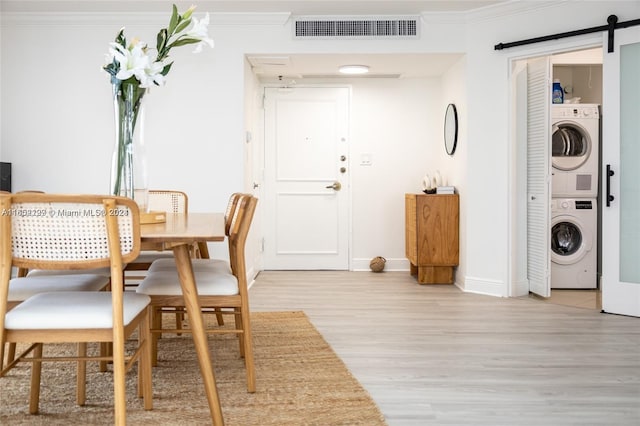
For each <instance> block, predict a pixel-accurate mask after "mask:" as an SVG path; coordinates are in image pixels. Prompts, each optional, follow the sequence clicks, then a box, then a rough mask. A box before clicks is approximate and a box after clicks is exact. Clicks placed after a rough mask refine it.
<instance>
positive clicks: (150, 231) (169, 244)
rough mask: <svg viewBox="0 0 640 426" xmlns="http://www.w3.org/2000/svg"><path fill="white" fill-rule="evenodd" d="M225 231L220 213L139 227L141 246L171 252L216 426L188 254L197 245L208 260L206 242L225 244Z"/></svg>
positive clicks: (216, 406)
mask: <svg viewBox="0 0 640 426" xmlns="http://www.w3.org/2000/svg"><path fill="white" fill-rule="evenodd" d="M224 231H225V227H224V214H223V213H185V214H182V213H168V214H167V215H166V221H165V222H162V223H153V224H144V225H141V226H140V236H141V240H142V244H143V246H144V244H146V243H150V244H158V243H159V244H162V245H163V247H164V248H165V249H167V250H173V254H174V257H175V261H176V266H177V268H178V276H179V278H180V286H181V287H182V294H183V296H184V302H185V307H186V309H187V314H188V315H189V322H190V325H191V330H192V336H193V341H194V345H195V349H196V354H197V356H198V362H199V364H200V372H201V374H202V379H203V382H204V387H205V392H206V395H207V401H208V403H209V410H210V412H211V419H212V421H213V424H214V425H216V426H221V425H223V424H224V420H223V417H222V410H221V408H220V399H219V397H218V389H217V387H216V380H215V375H214V371H213V364H212V361H211V354H210V353H209V347H208V345H207V334H206V332H205V327H204V321H203V319H202V312H201V310H200V305H199V302H198V291H197V287H196V281H195V277H194V274H193V267H192V264H191V252H190V250H191V247H193V245H194V244H197V245H198V248H199V251H200V256H201V257H204V258H207V257H208V256H209V252H208V250H207V242H210V241H224V239H225V232H224Z"/></svg>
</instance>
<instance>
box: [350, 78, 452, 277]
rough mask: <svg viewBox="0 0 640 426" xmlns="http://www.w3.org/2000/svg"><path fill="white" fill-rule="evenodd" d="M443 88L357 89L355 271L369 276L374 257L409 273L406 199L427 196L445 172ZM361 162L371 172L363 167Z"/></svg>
mask: <svg viewBox="0 0 640 426" xmlns="http://www.w3.org/2000/svg"><path fill="white" fill-rule="evenodd" d="M441 90H442V89H441V81H440V79H439V78H431V79H426V78H424V79H400V80H393V79H362V80H353V82H352V105H351V146H350V156H351V160H350V162H349V163H350V168H351V194H352V215H353V218H354V220H353V225H352V231H353V232H352V234H353V247H352V268H353V269H356V270H369V262H370V260H371V259H372V258H373V257H375V256H383V257H384V258H386V259H387V264H386V265H385V269H386V270H408V268H409V264H408V261H407V259H406V257H405V243H404V229H405V226H404V225H405V224H404V221H405V212H404V194H405V193H418V192H420V191H421V190H422V177H423V176H424V175H425V174H426V173H427V172H429V173H430V174H431V175H433V172H434V171H435V170H436V169H438V168H439V167H440V166H439V164H440V161H441V158H442V155H441V153H443V152H444V148H443V145H442V144H441V143H440V142H441V140H442V124H441V121H442V117H443V116H444V109H442V108H441V103H442V102H441V96H442V95H441ZM363 155H369V156H370V158H371V160H372V161H371V165H370V166H362V165H360V159H361V157H362V156H363Z"/></svg>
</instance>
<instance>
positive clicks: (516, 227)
mask: <svg viewBox="0 0 640 426" xmlns="http://www.w3.org/2000/svg"><path fill="white" fill-rule="evenodd" d="M596 47H603V43H602V34H601V33H594V34H591V35H588V36H585V37H576V38H575V39H571V40H569V39H561V40H555V41H552V42H549V45H545V47H532V48H528V49H523V50H522V51H520V52H518V53H514V54H513V55H511V56H509V58H508V64H509V70H508V79H507V85H508V91H509V99H510V105H511V108H510V111H511V114H510V117H509V120H508V123H509V140H510V142H509V144H508V148H507V149H508V153H507V154H508V155H507V158H509V159H511V161H509V170H508V177H509V182H508V188H509V189H508V193H509V195H508V197H509V199H508V202H507V208H508V212H507V217H508V222H509V230H508V232H507V241H506V243H507V247H508V249H507V253H508V256H509V261H508V263H507V271H506V276H505V280H504V282H507V283H509V285H508V289H507V296H508V297H521V296H526V295H528V294H529V282H528V280H527V256H528V254H527V250H526V244H525V245H524V248H523V245H522V244H519V242H518V241H517V237H518V236H522V235H525V236H526V232H527V218H526V215H522V214H518V212H519V208H520V206H521V205H522V204H523V203H525V205H526V198H527V192H526V191H521V190H519V187H518V182H520V181H521V180H522V179H523V173H524V178H525V182H526V171H527V164H526V160H527V159H526V157H525V158H520V157H519V156H518V155H517V154H518V146H517V138H516V134H517V131H518V128H517V124H518V123H517V120H516V118H517V117H516V113H515V111H516V107H517V101H518V100H517V99H516V93H515V84H514V81H513V80H514V77H515V74H514V72H513V71H514V70H515V69H517V67H516V64H517V62H518V61H524V60H527V59H532V58H535V57H540V56H551V55H555V54H560V53H567V52H571V51H576V50H583V49H593V48H596ZM602 108H603V110H604V108H605V106H604V104H603V105H602ZM598 205H600V203H598ZM549 208H551V207H550V206H549ZM599 208H600V207H599Z"/></svg>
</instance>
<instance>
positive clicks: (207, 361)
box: [173, 244, 224, 426]
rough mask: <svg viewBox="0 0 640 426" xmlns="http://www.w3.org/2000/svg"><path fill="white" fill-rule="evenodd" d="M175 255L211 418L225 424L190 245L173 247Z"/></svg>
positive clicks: (218, 424) (220, 424)
mask: <svg viewBox="0 0 640 426" xmlns="http://www.w3.org/2000/svg"><path fill="white" fill-rule="evenodd" d="M173 253H174V255H175V260H176V266H177V269H178V276H179V278H180V286H181V287H182V294H183V297H184V304H185V307H186V308H187V315H188V316H189V322H190V325H191V332H192V336H193V342H194V345H195V349H196V354H197V355H198V362H199V363H200V372H201V374H202V381H203V382H204V388H205V392H206V394H207V401H208V402H209V410H210V412H211V418H212V420H213V424H214V425H215V426H222V425H224V419H223V417H222V409H221V407H220V398H219V397H218V388H217V387H216V379H215V374H214V371H213V364H212V362H211V354H210V353H209V346H208V343H207V334H206V332H205V328H204V321H203V319H202V312H201V311H200V304H199V302H198V291H197V289H196V282H195V278H194V275H193V267H192V265H191V257H190V255H189V246H188V245H187V244H180V245H177V246H175V247H174V248H173Z"/></svg>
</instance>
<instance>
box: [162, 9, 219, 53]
mask: <svg viewBox="0 0 640 426" xmlns="http://www.w3.org/2000/svg"><path fill="white" fill-rule="evenodd" d="M191 22H192V25H191V26H190V27H189V28H188V29H185V30H184V31H182V32H180V33H178V34H174V35H173V36H171V38H170V39H169V42H168V44H173V43H174V42H176V41H177V40H180V39H182V38H187V39H195V40H200V43H198V44H197V45H196V47H195V49H194V50H193V53H198V52H201V51H202V47H203V46H204V45H205V44H206V45H208V46H209V47H211V48H213V40H212V39H211V38H209V34H208V27H209V13H208V12H207V13H206V14H205V16H204V18H202V19H200V20H198V19H197V18H191Z"/></svg>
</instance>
